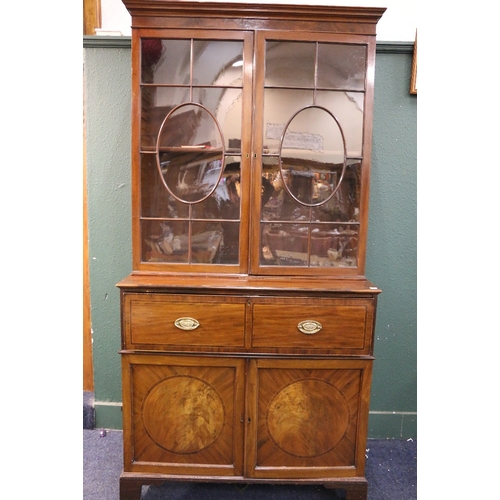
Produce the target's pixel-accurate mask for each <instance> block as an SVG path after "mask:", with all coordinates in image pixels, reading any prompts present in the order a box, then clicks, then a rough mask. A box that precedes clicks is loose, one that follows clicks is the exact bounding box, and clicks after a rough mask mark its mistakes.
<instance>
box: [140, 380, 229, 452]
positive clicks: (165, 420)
mask: <svg viewBox="0 0 500 500" xmlns="http://www.w3.org/2000/svg"><path fill="white" fill-rule="evenodd" d="M142 421H143V424H144V427H145V429H146V432H147V433H148V435H149V437H150V438H151V439H152V440H153V441H154V442H155V443H156V444H157V445H158V446H160V447H161V448H163V449H165V450H167V451H170V452H172V453H181V454H189V453H198V452H200V451H202V450H203V449H205V448H207V447H208V446H210V445H211V444H212V443H213V442H214V441H216V440H217V438H218V437H219V435H220V433H221V432H222V429H223V427H224V422H225V408H224V403H223V401H222V399H221V397H220V396H219V394H218V392H217V391H216V390H215V389H214V388H213V387H212V386H211V385H209V384H207V383H206V382H204V381H203V380H200V379H197V378H195V377H189V376H176V377H170V378H167V379H164V380H162V381H160V382H158V383H157V384H156V385H155V386H153V387H152V388H151V390H150V391H149V393H148V394H147V395H146V397H145V398H144V402H143V408H142Z"/></svg>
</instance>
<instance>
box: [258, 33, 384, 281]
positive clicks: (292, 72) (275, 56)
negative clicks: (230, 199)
mask: <svg viewBox="0 0 500 500" xmlns="http://www.w3.org/2000/svg"><path fill="white" fill-rule="evenodd" d="M256 47H257V49H256V59H257V60H258V61H260V64H257V65H256V107H255V109H256V118H255V129H256V136H255V137H256V143H255V150H256V152H257V153H258V155H259V158H260V159H261V161H260V162H257V165H256V167H257V168H256V169H255V171H256V174H257V176H258V178H256V184H258V187H259V188H260V189H256V191H255V193H254V194H255V198H254V206H255V208H256V210H258V214H259V215H258V217H255V219H254V220H253V221H254V222H253V223H254V226H253V228H252V236H253V238H252V242H254V243H255V246H253V247H252V270H253V271H254V272H256V273H260V274H277V273H279V274H298V273H300V274H309V275H316V274H321V275H323V274H325V273H328V274H333V275H349V276H352V275H357V274H363V270H364V248H365V238H366V222H367V221H366V218H367V203H368V186H367V184H368V180H369V177H368V175H369V167H370V159H369V152H370V141H371V130H370V125H369V124H370V120H368V119H367V117H368V116H370V112H371V111H370V110H371V102H372V93H373V79H372V76H373V75H372V69H371V66H372V64H373V57H374V53H375V52H374V51H375V45H374V44H372V43H371V41H370V40H369V39H368V38H363V37H353V36H347V35H328V34H321V35H319V34H317V33H315V34H314V37H311V36H310V35H309V36H308V35H307V34H297V33H293V32H272V31H270V32H265V33H258V34H257V43H256ZM258 167H260V169H259V168H258ZM259 170H260V171H259ZM257 193H258V194H257Z"/></svg>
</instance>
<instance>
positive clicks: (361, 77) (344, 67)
mask: <svg viewBox="0 0 500 500" xmlns="http://www.w3.org/2000/svg"><path fill="white" fill-rule="evenodd" d="M365 68H366V47H365V46H364V45H345V44H337V43H331V44H329V43H320V44H319V46H318V84H317V85H318V87H319V88H337V89H346V90H364V88H365V76H366V74H365V72H366V70H365Z"/></svg>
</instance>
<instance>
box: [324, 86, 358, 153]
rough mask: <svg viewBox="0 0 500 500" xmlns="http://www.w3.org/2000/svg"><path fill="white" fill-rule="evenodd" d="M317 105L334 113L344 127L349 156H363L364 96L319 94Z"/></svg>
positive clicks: (332, 93)
mask: <svg viewBox="0 0 500 500" xmlns="http://www.w3.org/2000/svg"><path fill="white" fill-rule="evenodd" d="M316 104H317V105H318V106H323V107H324V108H326V109H328V110H329V111H330V112H332V113H333V114H334V116H335V118H337V120H338V121H339V123H340V126H341V127H342V131H343V133H344V138H345V142H346V148H347V156H361V155H362V153H363V151H362V149H363V147H362V146H363V108H364V94H363V93H360V92H327V91H325V92H318V93H317V94H316Z"/></svg>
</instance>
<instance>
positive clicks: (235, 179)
mask: <svg viewBox="0 0 500 500" xmlns="http://www.w3.org/2000/svg"><path fill="white" fill-rule="evenodd" d="M240 199H241V185H240V158H239V157H232V156H229V157H226V164H225V168H224V173H223V176H222V178H221V180H220V182H219V185H218V186H217V188H216V189H215V191H214V194H213V196H210V197H208V198H207V199H206V200H204V201H202V202H201V203H196V204H195V205H193V218H194V219H235V220H237V219H239V218H240Z"/></svg>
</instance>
